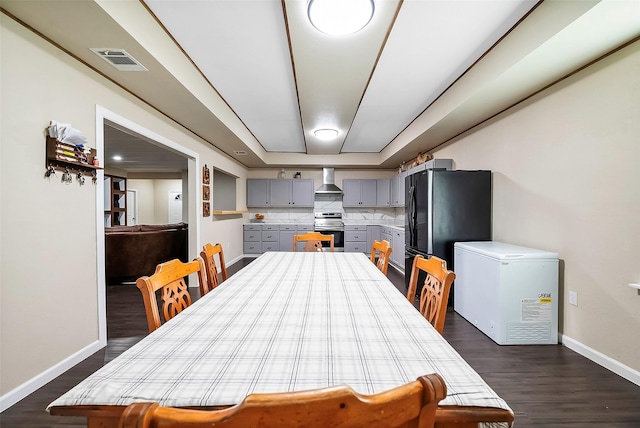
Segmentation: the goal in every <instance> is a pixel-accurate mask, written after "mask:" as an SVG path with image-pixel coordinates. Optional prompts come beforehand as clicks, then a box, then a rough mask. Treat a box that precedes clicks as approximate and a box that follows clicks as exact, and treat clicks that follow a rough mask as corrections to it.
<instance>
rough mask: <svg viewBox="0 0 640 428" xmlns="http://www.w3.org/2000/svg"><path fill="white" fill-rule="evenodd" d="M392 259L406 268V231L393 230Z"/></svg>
mask: <svg viewBox="0 0 640 428" xmlns="http://www.w3.org/2000/svg"><path fill="white" fill-rule="evenodd" d="M391 261H393V262H395V264H396V265H397V266H399V267H401V268H404V231H401V230H395V229H394V230H393V251H392V252H391Z"/></svg>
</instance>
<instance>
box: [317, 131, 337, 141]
mask: <svg viewBox="0 0 640 428" xmlns="http://www.w3.org/2000/svg"><path fill="white" fill-rule="evenodd" d="M313 135H315V136H316V138H318V139H319V140H323V141H328V140H333V139H334V138H336V137H337V136H338V131H337V130H335V129H316V130H315V131H313Z"/></svg>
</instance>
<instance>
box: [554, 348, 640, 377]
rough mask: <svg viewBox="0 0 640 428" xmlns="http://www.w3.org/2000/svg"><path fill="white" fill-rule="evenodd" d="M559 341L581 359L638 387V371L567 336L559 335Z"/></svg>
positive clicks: (639, 375)
mask: <svg viewBox="0 0 640 428" xmlns="http://www.w3.org/2000/svg"><path fill="white" fill-rule="evenodd" d="M559 339H560V342H561V343H562V344H563V345H564V346H566V347H567V348H569V349H571V350H572V351H575V352H577V353H578V354H580V355H582V356H583V357H586V358H588V359H590V360H591V361H593V362H594V363H596V364H598V365H600V366H602V367H604V368H605V369H608V370H611V371H612V372H614V373H615V374H617V375H618V376H621V377H623V378H625V379H627V380H628V381H629V382H632V383H635V384H636V385H638V386H640V371H638V370H635V369H632V368H631V367H629V366H627V365H625V364H623V363H621V362H620V361H617V360H614V359H613V358H611V357H609V356H607V355H605V354H603V353H602V352H598V351H596V350H595V349H593V348H590V347H588V346H587V345H585V344H583V343H580V342H578V341H577V340H575V339H572V338H570V337H569V336H565V335H560V336H559Z"/></svg>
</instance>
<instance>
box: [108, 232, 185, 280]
mask: <svg viewBox="0 0 640 428" xmlns="http://www.w3.org/2000/svg"><path fill="white" fill-rule="evenodd" d="M188 232H189V226H188V225H187V224H186V223H177V224H163V225H137V226H114V227H105V229H104V234H105V259H106V260H105V268H106V269H105V270H106V273H105V274H106V281H107V284H120V283H123V282H129V281H135V280H136V279H138V278H140V277H141V276H144V275H151V274H153V273H154V272H155V270H156V266H157V265H158V264H160V263H163V262H166V261H168V260H171V259H180V260H182V261H183V262H186V261H187V257H188V248H187V243H188Z"/></svg>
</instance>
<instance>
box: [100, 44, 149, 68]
mask: <svg viewBox="0 0 640 428" xmlns="http://www.w3.org/2000/svg"><path fill="white" fill-rule="evenodd" d="M91 50H92V51H93V52H94V53H95V54H96V55H98V56H99V57H100V58H102V59H103V60H105V61H107V62H108V63H109V64H111V65H113V66H114V67H115V68H117V69H118V70H120V71H149V70H147V69H146V68H145V66H144V65H142V64H140V62H138V60H136V59H135V58H134V57H132V56H131V55H129V53H127V51H125V50H124V49H107V48H91Z"/></svg>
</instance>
